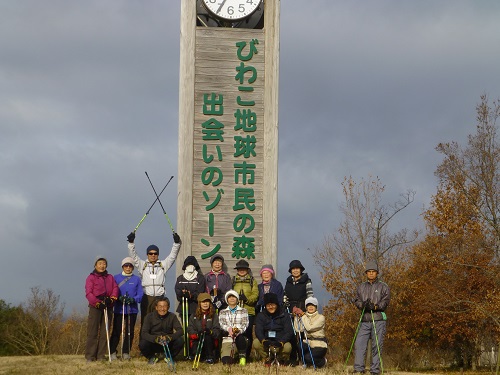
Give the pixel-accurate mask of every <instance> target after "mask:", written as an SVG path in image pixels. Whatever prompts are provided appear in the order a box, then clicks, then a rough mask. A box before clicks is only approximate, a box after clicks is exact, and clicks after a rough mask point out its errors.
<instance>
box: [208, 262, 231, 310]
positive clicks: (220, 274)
mask: <svg viewBox="0 0 500 375" xmlns="http://www.w3.org/2000/svg"><path fill="white" fill-rule="evenodd" d="M210 265H211V267H212V269H211V270H210V272H209V273H207V274H206V275H205V281H206V287H205V290H206V292H207V293H208V294H210V295H211V296H212V303H213V304H214V306H215V309H216V311H221V310H223V309H224V308H226V306H227V304H226V301H225V299H224V295H225V294H226V292H227V291H229V290H231V276H229V274H227V273H226V272H224V270H223V268H224V258H223V257H222V255H220V254H215V255H214V256H213V257H212V258H210Z"/></svg>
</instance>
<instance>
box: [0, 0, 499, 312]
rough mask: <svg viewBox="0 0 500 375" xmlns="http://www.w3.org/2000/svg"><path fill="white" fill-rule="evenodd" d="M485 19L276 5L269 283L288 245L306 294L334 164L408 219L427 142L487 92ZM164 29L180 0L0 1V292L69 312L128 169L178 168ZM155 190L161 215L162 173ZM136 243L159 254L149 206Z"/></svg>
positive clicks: (436, 8)
mask: <svg viewBox="0 0 500 375" xmlns="http://www.w3.org/2000/svg"><path fill="white" fill-rule="evenodd" d="M499 20H500V2H498V1H497V0H489V1H487V0H483V1H472V0H469V1H462V0H442V1H426V0H419V1H410V0H408V1H405V0H386V1H357V0H350V1H336V0H314V1H304V0H282V1H281V55H280V59H281V65H280V108H279V113H280V130H279V137H280V140H279V147H280V148H279V217H278V220H279V225H278V232H279V233H278V234H279V250H278V254H279V262H278V279H280V280H281V281H284V280H285V277H286V276H287V269H288V263H289V261H290V260H291V259H294V258H299V259H301V260H302V261H303V264H304V265H305V267H306V270H307V271H308V272H309V273H310V275H311V277H312V280H313V284H314V285H315V286H316V290H318V289H319V287H320V279H319V276H318V269H317V268H316V267H315V266H314V263H313V261H312V259H311V258H312V257H311V254H310V253H307V249H308V248H309V249H314V248H315V247H317V246H319V245H320V244H321V242H322V241H323V238H324V237H325V236H326V235H327V234H329V233H331V232H332V231H334V229H335V228H336V227H337V225H338V224H339V222H340V220H341V219H342V217H341V216H340V215H339V210H338V206H339V204H341V203H342V195H341V192H342V190H341V185H340V184H341V182H342V180H343V178H344V176H349V175H352V176H353V177H354V178H355V179H357V180H359V179H361V178H363V177H364V178H367V177H368V176H369V175H372V176H379V177H380V179H381V180H382V182H383V183H384V184H385V185H386V186H387V190H386V192H385V194H384V199H385V201H386V202H388V203H390V202H393V201H395V200H396V199H397V198H398V195H399V193H401V192H404V191H406V190H407V189H413V190H415V191H416V193H417V195H416V200H415V203H414V204H413V205H412V206H411V207H410V208H409V209H407V210H406V212H405V213H404V215H403V216H401V217H400V220H399V221H398V223H397V225H400V226H405V227H408V228H418V227H421V226H422V221H421V218H420V213H421V211H422V209H423V207H425V206H427V205H428V203H429V199H430V196H431V194H433V193H434V192H435V188H436V182H437V181H436V178H435V177H434V170H435V168H436V166H437V165H438V163H439V162H440V160H441V157H440V155H439V154H438V153H437V152H436V151H435V150H434V148H435V146H436V145H437V143H439V142H442V141H450V140H457V141H459V142H464V141H465V140H466V137H467V134H469V133H472V132H474V130H475V106H476V103H477V102H478V101H479V97H480V95H481V94H483V93H486V94H488V95H489V96H490V98H492V99H496V98H498V97H500V74H499V73H500V68H499V67H500V22H499ZM179 27H180V0H143V1H137V0H122V1H102V0H86V1H68V0H44V1H39V0H16V1H12V0H10V1H9V0H0V130H1V133H0V176H1V177H0V240H1V254H2V264H3V267H2V272H1V273H0V299H3V300H5V301H7V302H8V303H11V304H17V303H20V302H22V301H23V300H25V299H26V298H27V297H28V295H29V289H30V287H32V286H36V285H40V286H42V287H43V288H51V289H53V290H54V291H55V292H56V293H58V294H60V295H61V300H62V301H65V303H66V311H67V312H69V311H71V309H73V308H75V309H79V310H82V311H85V305H86V303H85V296H84V280H85V278H86V276H87V275H88V274H89V272H90V271H91V270H92V268H93V263H94V258H95V256H96V255H98V254H104V255H106V256H107V257H108V259H109V267H108V269H109V271H110V272H112V273H117V272H118V271H119V270H120V267H119V265H120V261H121V259H122V258H123V257H124V256H126V255H127V251H126V241H125V237H126V235H127V234H128V233H129V232H130V231H131V230H133V228H134V227H135V226H136V225H137V223H138V222H139V220H140V219H141V217H142V216H143V215H144V213H145V212H146V211H147V209H148V208H149V206H150V205H151V203H152V201H153V200H154V195H153V193H152V191H151V187H150V186H149V183H148V181H147V179H146V176H145V174H144V171H148V173H149V175H150V177H151V179H152V180H153V183H155V185H157V186H158V187H160V188H161V187H162V186H163V185H164V184H165V183H166V181H167V180H168V179H169V178H170V176H171V175H174V176H177V175H178V170H177V148H178V146H177V145H178V128H177V127H178V88H179V78H178V77H179V73H178V72H179V38H180V33H179ZM162 198H163V199H162V201H163V203H164V206H165V209H166V210H167V213H168V214H169V216H170V218H171V219H172V221H173V223H174V226H175V217H176V210H177V206H176V198H177V179H176V178H174V179H173V180H172V183H171V185H170V186H169V187H168V188H167V190H166V191H165V193H164V194H163V196H162ZM137 238H138V243H142V244H144V245H147V244H149V243H156V244H158V245H159V246H160V249H162V251H163V253H162V254H163V255H166V253H167V251H168V250H169V248H170V246H171V243H172V238H171V233H170V228H169V227H168V223H167V221H166V219H165V218H164V216H163V213H162V212H161V209H160V207H159V206H158V207H156V206H155V207H154V209H153V210H152V211H151V213H150V215H149V216H148V218H147V220H146V221H145V222H144V224H143V225H142V226H141V229H140V231H138V233H137ZM174 273H175V271H174V269H172V270H171V271H170V272H169V275H168V277H167V278H168V281H171V282H172V283H173V281H174V277H175V275H174ZM171 285H172V284H171ZM318 292H319V294H320V299H321V300H325V299H326V298H327V295H326V294H325V293H324V292H323V291H319V290H318ZM172 295H173V293H172V292H169V296H172Z"/></svg>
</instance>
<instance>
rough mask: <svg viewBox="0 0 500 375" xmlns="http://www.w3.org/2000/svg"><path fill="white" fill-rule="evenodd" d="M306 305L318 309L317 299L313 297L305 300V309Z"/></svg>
mask: <svg viewBox="0 0 500 375" xmlns="http://www.w3.org/2000/svg"><path fill="white" fill-rule="evenodd" d="M307 305H314V306H316V307H318V300H317V298H314V297H308V298H306V307H307Z"/></svg>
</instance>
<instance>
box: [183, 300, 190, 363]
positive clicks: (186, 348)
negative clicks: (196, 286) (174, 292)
mask: <svg viewBox="0 0 500 375" xmlns="http://www.w3.org/2000/svg"><path fill="white" fill-rule="evenodd" d="M186 307H187V302H186V297H185V296H182V328H183V335H184V357H187V356H188V354H189V352H188V348H189V342H188V341H187V338H188V336H187V335H188V331H187V318H186V317H187V315H186Z"/></svg>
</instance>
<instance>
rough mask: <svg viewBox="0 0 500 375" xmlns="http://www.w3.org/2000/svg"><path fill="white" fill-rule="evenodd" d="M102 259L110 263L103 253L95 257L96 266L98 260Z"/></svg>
mask: <svg viewBox="0 0 500 375" xmlns="http://www.w3.org/2000/svg"><path fill="white" fill-rule="evenodd" d="M100 260H103V261H105V262H106V266H107V265H108V260H107V259H106V258H104V257H103V256H102V255H98V256H96V258H95V262H94V266H95V265H96V264H97V262H98V261H100Z"/></svg>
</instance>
